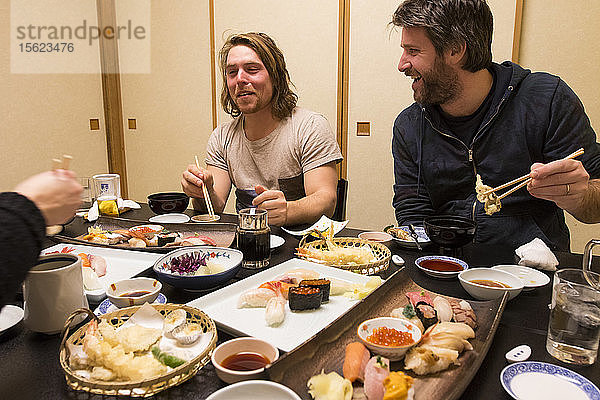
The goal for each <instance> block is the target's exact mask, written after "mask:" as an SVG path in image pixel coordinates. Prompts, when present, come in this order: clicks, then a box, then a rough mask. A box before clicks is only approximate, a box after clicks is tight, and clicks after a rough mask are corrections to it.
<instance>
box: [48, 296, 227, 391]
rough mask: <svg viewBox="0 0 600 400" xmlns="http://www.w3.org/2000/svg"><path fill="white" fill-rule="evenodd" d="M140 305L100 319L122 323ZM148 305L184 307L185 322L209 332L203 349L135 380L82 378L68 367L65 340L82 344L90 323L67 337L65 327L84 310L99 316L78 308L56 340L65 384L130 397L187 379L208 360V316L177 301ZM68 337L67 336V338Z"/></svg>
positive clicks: (214, 336) (212, 326)
mask: <svg viewBox="0 0 600 400" xmlns="http://www.w3.org/2000/svg"><path fill="white" fill-rule="evenodd" d="M140 307H141V306H134V307H127V308H122V309H120V310H118V311H115V312H112V313H109V314H105V315H103V316H102V317H101V319H106V320H107V321H108V322H109V323H110V324H111V325H113V326H114V327H115V328H117V327H119V326H121V325H122V324H124V323H125V322H126V321H127V320H128V319H129V318H130V317H131V316H132V315H133V314H135V312H136V311H137V310H138V309H139V308H140ZM152 307H154V309H156V310H157V311H158V312H160V313H161V314H163V315H166V314H167V313H168V312H170V311H172V310H175V309H179V308H181V309H184V310H185V311H186V312H187V322H190V323H197V324H200V325H201V326H202V328H203V331H204V332H205V333H207V332H212V338H211V340H210V343H209V345H208V346H207V347H206V349H205V350H204V351H203V352H202V353H201V354H199V355H198V356H196V357H195V358H193V359H192V360H190V361H188V362H186V363H185V364H183V365H180V366H179V367H177V368H175V369H173V370H171V371H169V372H167V373H165V374H163V375H160V376H157V377H154V378H151V379H145V380H139V381H113V382H106V381H99V380H93V379H86V378H83V377H81V376H79V375H77V374H75V373H74V371H73V370H72V369H71V367H70V366H69V362H68V360H69V350H68V348H67V343H70V344H75V345H79V344H81V343H82V340H83V336H84V335H85V331H86V329H87V327H88V325H89V323H90V322H88V323H86V324H85V325H83V326H82V327H80V328H79V329H78V330H77V331H76V332H75V333H74V334H72V335H71V336H70V337H68V335H69V326H70V324H71V322H72V321H73V319H74V318H76V317H77V316H78V315H80V314H82V313H87V314H88V315H90V316H91V317H92V318H93V319H95V320H97V321H99V320H100V319H99V318H98V317H97V316H96V315H95V314H94V313H93V312H92V311H91V310H89V309H87V308H80V309H78V310H76V311H74V312H73V313H72V314H71V315H70V316H69V318H67V320H66V322H65V327H64V329H63V334H62V341H61V343H60V353H59V358H60V365H61V367H62V369H63V370H64V372H65V379H66V381H67V385H69V386H70V387H71V388H72V389H74V390H83V391H86V392H90V393H94V394H100V395H107V396H117V395H119V396H132V397H148V396H152V395H154V394H156V393H158V392H160V391H163V390H165V389H168V388H170V387H173V386H177V385H179V384H181V383H183V382H185V381H187V380H188V379H190V378H192V377H193V376H194V375H195V374H196V373H197V372H198V371H199V370H200V369H201V368H202V367H203V366H205V365H206V364H207V363H208V362H209V361H210V355H211V354H212V351H213V350H214V348H215V345H216V343H217V328H216V326H215V323H214V321H213V320H212V319H210V317H208V315H206V314H205V313H204V312H202V311H201V310H198V309H197V308H194V307H189V306H185V305H181V304H153V305H152ZM67 337H68V339H67Z"/></svg>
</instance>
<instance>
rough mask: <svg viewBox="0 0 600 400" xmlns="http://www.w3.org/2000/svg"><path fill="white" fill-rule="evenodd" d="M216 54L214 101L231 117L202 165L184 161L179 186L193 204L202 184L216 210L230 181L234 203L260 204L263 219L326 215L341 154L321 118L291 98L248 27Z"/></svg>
mask: <svg viewBox="0 0 600 400" xmlns="http://www.w3.org/2000/svg"><path fill="white" fill-rule="evenodd" d="M219 60H220V67H221V73H222V77H223V89H222V92H221V105H222V107H223V110H225V112H226V113H228V114H230V115H231V116H232V117H233V119H232V120H231V121H229V122H226V123H224V124H222V125H221V126H219V127H217V128H216V129H215V130H214V131H213V133H212V135H211V137H210V139H209V141H208V148H207V156H206V164H207V167H206V168H201V169H198V168H197V167H196V166H195V165H189V166H188V168H187V170H185V171H184V172H183V178H182V180H181V185H182V187H183V191H184V192H185V193H187V194H188V195H189V196H190V197H192V202H193V205H194V208H195V209H202V208H203V207H204V201H203V197H204V196H203V191H202V185H206V188H207V189H208V193H209V196H210V198H211V200H212V203H213V207H214V210H215V212H217V213H219V212H222V211H223V208H224V207H225V203H226V201H227V197H228V196H229V191H230V189H231V184H232V183H233V185H234V186H235V188H236V190H235V193H236V209H237V210H240V209H242V208H246V207H252V206H255V207H258V208H259V209H265V210H267V212H268V220H269V224H273V225H280V226H281V225H295V224H301V223H312V222H314V221H316V220H317V219H318V218H319V217H320V216H321V215H323V214H325V215H328V216H332V214H333V211H334V208H335V204H336V187H337V173H336V170H335V164H336V163H337V162H339V161H340V160H341V159H342V155H341V152H340V150H339V147H338V145H337V142H336V140H335V136H334V134H333V132H332V131H331V128H330V127H329V123H328V122H327V120H326V119H325V117H323V116H322V115H321V114H317V113H314V112H312V111H308V110H306V109H303V108H300V107H297V106H296V102H297V99H298V96H297V95H296V94H295V93H294V92H293V91H292V89H291V87H290V86H291V85H292V83H291V81H290V76H289V73H288V71H287V68H286V64H285V59H284V57H283V54H282V52H281V51H280V50H279V48H278V47H277V45H276V44H275V42H274V41H273V39H271V38H270V37H269V36H267V35H266V34H264V33H255V32H250V33H245V34H236V35H232V36H230V37H229V38H228V39H227V41H226V42H225V44H224V45H223V48H222V49H221V51H220V54H219Z"/></svg>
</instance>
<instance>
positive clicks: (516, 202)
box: [392, 0, 600, 251]
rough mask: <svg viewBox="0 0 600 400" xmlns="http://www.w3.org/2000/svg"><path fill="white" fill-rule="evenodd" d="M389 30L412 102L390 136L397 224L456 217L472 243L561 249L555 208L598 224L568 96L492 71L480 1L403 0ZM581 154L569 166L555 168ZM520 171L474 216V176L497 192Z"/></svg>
mask: <svg viewBox="0 0 600 400" xmlns="http://www.w3.org/2000/svg"><path fill="white" fill-rule="evenodd" d="M392 24H394V25H395V26H398V27H401V28H402V43H401V46H402V48H403V53H402V56H401V58H400V62H399V65H398V69H399V70H400V72H403V73H404V74H405V75H406V76H408V77H410V78H412V79H413V83H412V89H413V92H414V99H415V103H414V104H412V105H411V106H410V107H408V108H407V109H405V110H404V111H402V113H400V115H398V117H397V118H396V120H395V123H394V130H393V140H392V154H393V156H394V176H395V184H394V199H393V206H394V209H395V214H396V219H397V221H398V224H401V225H404V224H408V223H415V224H420V223H422V221H423V219H424V218H425V217H426V216H428V215H435V214H452V215H460V216H464V217H468V218H470V219H472V220H474V221H476V223H477V231H476V236H475V239H474V241H475V242H479V243H502V244H508V245H512V246H513V247H517V246H520V245H522V244H524V243H527V242H529V241H531V240H532V239H534V238H536V237H539V238H541V239H542V240H543V241H544V242H545V243H546V244H548V245H549V246H550V247H551V248H553V249H559V250H566V251H568V250H569V247H570V237H569V230H568V228H567V226H566V224H565V218H564V213H563V210H564V211H567V212H568V213H570V214H571V215H573V216H574V217H575V218H577V219H578V220H579V221H582V222H584V223H597V222H600V179H599V178H600V144H598V143H597V142H596V135H595V133H594V131H593V130H592V128H591V126H590V121H589V119H588V117H587V116H586V114H585V112H584V109H583V105H582V104H581V101H580V100H579V99H578V98H577V96H576V95H575V93H574V92H573V91H572V90H571V89H570V88H569V87H568V86H567V84H566V83H565V82H563V81H562V80H561V79H560V78H559V77H557V76H553V75H550V74H547V73H541V72H536V73H532V72H531V71H529V70H527V69H524V68H522V67H521V66H519V65H517V64H514V63H511V62H508V61H506V62H504V63H502V64H497V63H493V62H492V54H491V42H492V31H493V18H492V13H491V11H490V9H489V7H488V5H487V4H486V2H485V0H406V1H404V2H403V3H402V4H400V6H399V7H398V9H397V10H396V12H395V13H394V15H393V18H392ZM581 147H583V148H584V150H585V153H584V154H583V155H582V156H581V157H580V158H579V159H578V160H562V159H563V158H564V157H566V156H567V155H569V154H570V153H572V152H574V151H575V150H577V149H579V148H581ZM528 172H530V173H531V177H532V180H531V182H530V183H529V184H528V185H527V188H523V189H520V190H518V191H516V192H514V193H513V194H511V195H510V196H508V197H506V198H504V199H503V200H502V209H501V210H500V211H499V212H498V213H496V214H494V215H491V216H490V215H487V214H486V213H485V212H484V209H483V208H484V207H483V204H482V203H480V202H478V201H477V199H476V193H475V189H474V188H475V182H476V175H480V176H481V177H482V179H483V181H484V182H485V183H486V184H487V185H489V186H491V187H496V186H498V185H500V184H502V183H504V182H507V181H510V180H512V179H514V178H516V177H519V176H522V175H524V174H527V173H528Z"/></svg>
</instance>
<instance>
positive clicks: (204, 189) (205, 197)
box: [194, 156, 215, 220]
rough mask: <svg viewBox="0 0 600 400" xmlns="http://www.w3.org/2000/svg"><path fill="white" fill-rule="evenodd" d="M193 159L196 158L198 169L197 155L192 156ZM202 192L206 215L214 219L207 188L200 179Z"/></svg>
mask: <svg viewBox="0 0 600 400" xmlns="http://www.w3.org/2000/svg"><path fill="white" fill-rule="evenodd" d="M194 159H195V160H196V167H197V168H198V169H200V163H199V162H198V156H194ZM202 193H203V194H204V201H205V202H206V210H207V212H208V215H209V216H210V219H211V220H213V219H215V211H214V210H213V206H212V201H210V196H209V195H208V189H206V185H205V184H204V181H202Z"/></svg>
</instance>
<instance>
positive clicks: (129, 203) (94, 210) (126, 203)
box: [87, 197, 142, 222]
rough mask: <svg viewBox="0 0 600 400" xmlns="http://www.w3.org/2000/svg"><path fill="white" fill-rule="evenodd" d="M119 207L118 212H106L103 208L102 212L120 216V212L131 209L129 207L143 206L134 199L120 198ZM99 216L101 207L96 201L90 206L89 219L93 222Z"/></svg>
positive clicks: (118, 200)
mask: <svg viewBox="0 0 600 400" xmlns="http://www.w3.org/2000/svg"><path fill="white" fill-rule="evenodd" d="M117 208H118V212H108V213H107V212H106V210H102V211H103V212H102V214H107V215H115V216H118V215H119V213H121V212H123V211H125V210H129V209H138V208H142V206H140V205H139V204H138V203H136V202H135V201H133V200H123V199H122V198H120V197H119V198H118V199H117ZM115 211H116V210H115ZM98 217H100V208H99V207H98V201H97V200H96V201H94V204H92V207H91V208H90V210H89V211H88V213H87V220H88V221H90V222H93V221H95V220H97V219H98Z"/></svg>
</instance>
